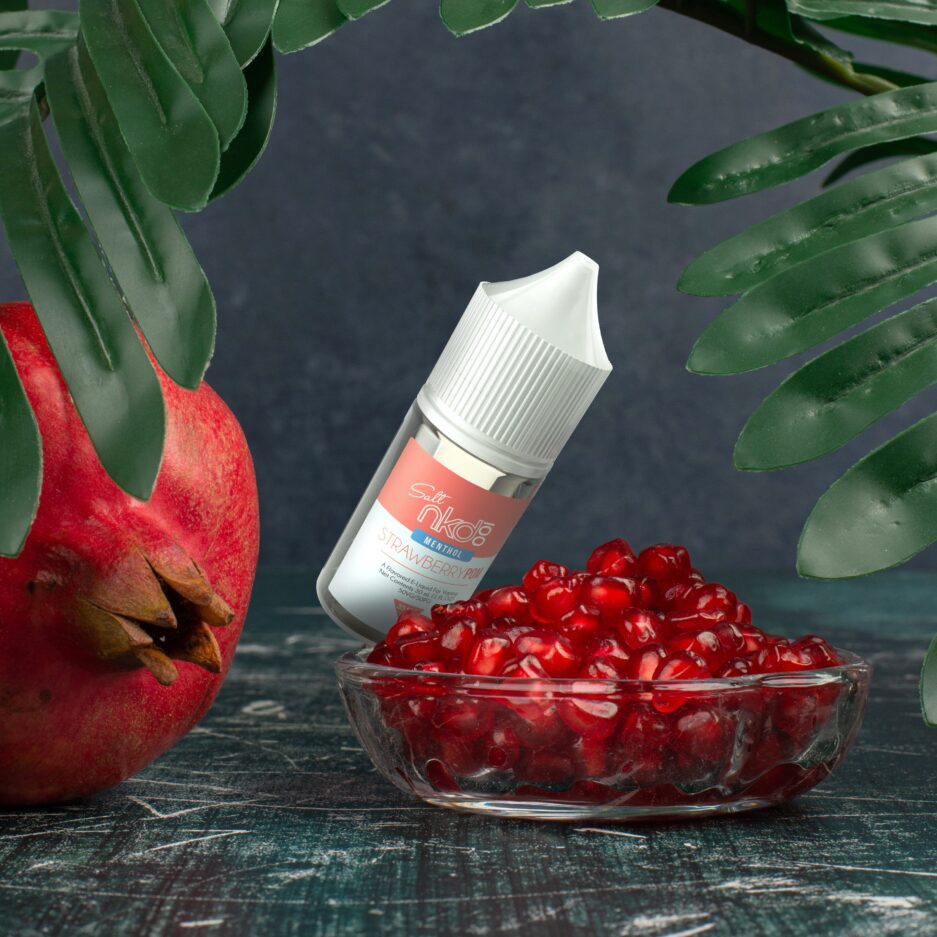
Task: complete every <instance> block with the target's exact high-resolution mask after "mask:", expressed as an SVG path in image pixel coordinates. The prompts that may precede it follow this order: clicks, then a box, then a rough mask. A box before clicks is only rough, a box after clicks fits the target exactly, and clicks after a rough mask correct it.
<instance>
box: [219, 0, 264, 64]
mask: <svg viewBox="0 0 937 937" xmlns="http://www.w3.org/2000/svg"><path fill="white" fill-rule="evenodd" d="M223 6H224V9H223V10H222V11H220V15H218V21H219V22H220V23H221V25H222V27H223V28H224V31H225V34H226V35H227V37H228V42H230V43H231V48H232V49H234V54H235V56H236V57H237V60H238V64H239V65H240V66H241V68H244V67H245V66H247V65H249V64H250V63H251V62H253V61H254V58H255V57H256V56H257V53H258V52H260V50H261V49H262V48H263V47H264V43H265V42H266V41H267V36H269V35H270V27H271V25H272V23H273V14H274V13H275V12H276V9H277V0H230V2H229V0H224V2H223ZM216 13H217V11H216Z"/></svg>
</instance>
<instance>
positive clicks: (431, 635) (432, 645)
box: [395, 626, 441, 666]
mask: <svg viewBox="0 0 937 937" xmlns="http://www.w3.org/2000/svg"><path fill="white" fill-rule="evenodd" d="M395 627H396V626H395ZM396 648H397V653H398V654H399V655H400V656H401V657H402V658H403V659H404V660H405V661H406V662H407V664H409V665H410V666H413V665H414V664H418V663H419V662H420V661H423V660H434V659H435V658H437V657H439V653H440V650H441V648H440V646H439V634H438V633H437V632H436V631H417V632H415V633H414V634H408V635H405V636H404V637H402V638H399V639H398V640H397V644H396Z"/></svg>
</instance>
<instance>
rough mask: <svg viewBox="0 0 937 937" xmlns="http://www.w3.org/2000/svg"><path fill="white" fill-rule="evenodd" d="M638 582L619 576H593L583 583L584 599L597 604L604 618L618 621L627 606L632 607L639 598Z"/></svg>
mask: <svg viewBox="0 0 937 937" xmlns="http://www.w3.org/2000/svg"><path fill="white" fill-rule="evenodd" d="M637 593H638V590H637V584H636V583H635V581H634V580H633V579H624V578H622V577H617V576H593V577H591V578H590V579H587V580H586V581H585V582H584V583H583V585H582V601H583V603H584V604H585V605H592V606H595V608H597V609H598V610H599V614H600V615H601V616H602V620H603V621H604V622H607V623H609V624H612V623H614V622H616V621H617V620H618V618H619V616H620V615H621V613H622V612H623V611H624V610H625V609H626V608H631V607H632V606H633V605H634V602H635V599H636V598H637Z"/></svg>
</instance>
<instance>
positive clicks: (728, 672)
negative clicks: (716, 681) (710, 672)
mask: <svg viewBox="0 0 937 937" xmlns="http://www.w3.org/2000/svg"><path fill="white" fill-rule="evenodd" d="M754 672H755V670H754V665H753V664H752V662H751V661H750V660H748V659H747V658H745V657H736V658H735V660H730V661H729V663H728V664H726V665H725V666H724V667H721V668H720V669H719V670H718V671H716V676H717V677H745V676H747V675H748V674H750V673H754Z"/></svg>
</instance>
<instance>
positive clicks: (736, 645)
mask: <svg viewBox="0 0 937 937" xmlns="http://www.w3.org/2000/svg"><path fill="white" fill-rule="evenodd" d="M712 632H713V634H714V635H715V636H716V637H717V638H718V639H719V643H720V644H721V645H722V650H723V651H724V652H725V654H726V656H727V657H734V656H736V655H739V654H744V653H745V646H746V644H745V635H744V634H743V633H742V629H741V628H740V627H739V626H738V625H736V624H733V623H732V622H728V621H724V622H722V623H721V624H719V625H716V627H715V628H713V629H712Z"/></svg>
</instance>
